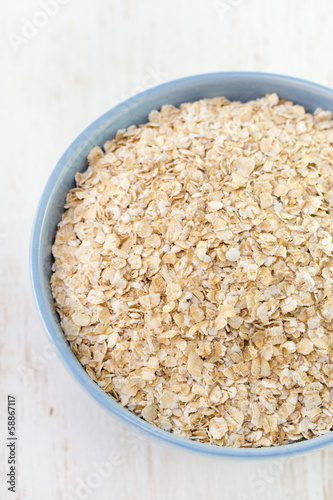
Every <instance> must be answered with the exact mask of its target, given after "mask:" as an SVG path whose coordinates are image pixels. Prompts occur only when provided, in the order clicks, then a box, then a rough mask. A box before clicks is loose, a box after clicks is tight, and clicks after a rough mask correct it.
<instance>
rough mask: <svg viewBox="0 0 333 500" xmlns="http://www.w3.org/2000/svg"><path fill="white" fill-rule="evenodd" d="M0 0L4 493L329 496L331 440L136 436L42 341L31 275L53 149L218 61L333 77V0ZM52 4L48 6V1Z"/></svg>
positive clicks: (124, 497)
mask: <svg viewBox="0 0 333 500" xmlns="http://www.w3.org/2000/svg"><path fill="white" fill-rule="evenodd" d="M42 4H43V0H41V1H40V0H29V1H27V0H25V1H24V0H16V2H2V6H1V15H0V24H1V43H0V51H1V79H0V82H1V83H0V85H1V92H0V110H1V167H0V186H1V197H0V209H1V210H0V264H1V281H0V304H1V306H0V313H1V317H0V328H1V348H0V357H1V359H0V388H1V389H0V395H1V397H0V402H1V407H0V408H1V410H0V473H1V481H0V483H1V484H0V488H1V491H0V498H1V499H3V498H4V499H7V498H8V499H11V498H13V499H14V498H15V499H20V500H22V499H23V500H25V499H28V500H44V499H47V500H59V499H60V500H62V499H64V500H74V499H97V498H98V499H99V500H106V499H108V500H109V499H121V500H132V499H141V498H144V499H145V500H155V499H157V500H159V499H166V500H168V499H173V500H180V499H181V500H187V499H193V498H198V499H206V498H209V499H210V500H229V499H230V500H252V499H256V500H261V499H264V498H270V499H271V500H277V499H301V500H331V499H332V498H333V483H332V467H333V449H327V450H325V451H322V452H319V453H316V454H313V455H309V456H306V457H304V458H299V459H295V460H293V461H292V462H290V463H289V462H282V463H280V464H276V463H274V462H270V463H236V462H228V461H213V460H207V459H199V458H198V457H196V456H186V455H183V454H182V453H180V452H178V451H177V450H170V449H164V448H162V447H159V446H157V445H155V444H151V443H150V442H149V441H148V440H147V439H146V438H144V439H139V438H137V437H135V436H134V435H132V434H131V432H129V431H128V429H126V428H125V427H123V426H122V425H121V424H119V423H118V422H115V421H114V420H112V419H111V418H110V417H109V416H108V415H107V414H105V413H104V412H103V410H102V409H101V408H99V407H98V406H97V404H96V403H94V402H93V401H92V400H91V399H90V398H89V397H88V395H87V394H85V393H84V391H83V390H82V389H81V388H79V387H78V386H77V384H76V383H75V382H74V381H73V380H72V378H71V377H70V375H69V374H68V373H67V371H66V370H65V369H64V368H63V366H62V365H61V363H60V361H59V360H58V359H57V358H56V357H55V355H54V353H53V351H52V347H51V346H50V345H49V344H48V340H47V338H46V335H45V333H44V332H43V329H42V326H41V324H40V321H39V318H38V316H37V313H36V310H35V307H34V304H33V299H32V293H31V288H30V280H29V269H28V252H29V239H30V232H31V225H32V221H33V217H34V213H35V210H36V207H37V203H38V199H39V197H40V194H41V191H42V189H43V187H44V184H45V182H46V180H47V178H48V176H49V174H50V172H51V170H52V168H53V167H54V164H55V162H56V160H57V159H58V158H59V156H60V155H61V154H62V152H63V151H64V150H65V149H66V147H67V146H68V145H69V143H70V142H71V141H72V140H73V139H74V138H75V137H76V136H77V135H78V133H79V132H81V131H82V130H83V129H84V128H85V127H86V126H87V125H88V124H89V123H90V122H92V121H93V120H94V119H95V118H97V117H98V116H99V115H101V114H102V113H103V112H104V111H106V110H108V109H109V108H110V107H112V106H113V105H114V104H115V103H116V102H118V101H121V100H123V99H124V98H126V97H128V96H129V95H131V94H135V93H137V92H139V91H140V90H143V89H144V88H147V87H149V86H152V85H155V84H158V83H160V82H162V81H165V80H171V79H174V78H178V77H182V76H186V75H191V74H196V73H204V72H211V71H226V70H256V71H267V72H275V73H284V74H289V75H294V76H298V77H301V78H306V79H311V80H315V81H317V82H319V83H322V84H325V85H328V86H333V63H332V44H333V30H332V26H331V19H332V15H333V2H332V1H330V0H316V1H315V0H308V1H307V2H304V1H303V0H293V1H292V2H291V1H290V0H280V1H277V0H243V1H242V0H217V1H214V0H206V1H205V0H182V1H181V0H165V1H163V0H140V1H138V0H110V1H107V0H96V1H94V2H92V1H89V0H80V1H79V0H50V1H49V2H47V0H45V1H44V7H43V8H42V7H41V5H42ZM46 4H48V7H47V6H46V7H45V5H46ZM8 393H13V394H15V395H16V398H17V433H18V437H19V439H18V448H17V454H18V483H17V487H18V492H17V493H16V494H13V493H11V492H8V491H7V489H6V485H5V474H6V472H7V467H8V466H7V463H6V460H7V450H6V448H5V442H4V438H5V436H6V405H7V394H8Z"/></svg>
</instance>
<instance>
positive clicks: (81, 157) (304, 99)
mask: <svg viewBox="0 0 333 500" xmlns="http://www.w3.org/2000/svg"><path fill="white" fill-rule="evenodd" d="M270 92H276V93H278V94H279V96H280V97H281V98H284V99H288V100H292V101H294V102H295V103H297V104H301V105H303V106H304V107H305V109H306V110H307V111H310V112H313V111H315V109H316V108H318V107H321V108H323V109H327V110H331V111H333V90H331V89H329V88H326V87H322V86H320V85H317V84H315V83H310V82H307V81H304V80H299V79H296V78H289V77H286V76H280V75H271V74H265V73H246V72H235V73H234V72H233V73H212V74H206V75H198V76H192V77H188V78H183V79H180V80H175V81H172V82H169V83H165V84H163V85H159V86H157V87H154V88H152V89H149V90H147V91H145V92H142V93H141V94H139V95H137V96H135V97H132V98H131V99H128V100H127V101H125V102H124V103H122V104H119V105H118V106H116V107H115V108H113V109H111V110H110V111H108V112H107V113H105V114H104V115H103V116H101V118H99V119H98V120H96V121H95V122H94V123H93V124H92V125H90V126H89V127H88V128H87V129H86V130H85V131H84V132H82V134H80V135H79V137H78V138H77V139H76V140H75V141H74V142H73V143H72V144H71V145H70V146H69V148H68V149H67V151H66V152H65V153H64V155H63V156H62V157H61V158H60V160H59V162H58V163H57V165H56V167H55V169H54V170H53V172H52V174H51V176H50V178H49V180H48V183H47V184H46V187H45V189H44V192H43V194H42V197H41V200H40V203H39V207H38V210H37V215H36V219H35V224H34V228H33V234H32V242H31V273H32V283H33V290H34V295H35V300H36V303H37V307H38V310H39V313H40V316H41V318H42V321H43V324H44V327H45V329H46V331H47V333H48V335H49V337H50V338H51V340H52V343H53V344H54V345H55V347H56V350H57V352H58V355H59V357H60V358H61V360H62V361H63V362H64V364H65V365H66V367H67V368H68V370H69V371H70V372H71V373H72V375H73V376H74V377H75V379H76V380H77V381H78V382H79V383H80V384H81V385H82V387H84V388H85V390H86V391H87V392H88V393H89V394H90V395H91V396H92V397H93V398H94V399H95V400H96V401H98V403H99V404H100V405H102V407H104V408H105V409H106V410H107V411H108V412H109V413H110V414H111V415H113V416H115V417H118V419H120V420H121V421H122V422H124V423H127V424H129V425H131V426H132V427H133V428H136V429H138V430H141V431H144V432H145V433H146V434H148V435H150V436H151V437H153V438H156V439H157V440H158V441H159V442H160V443H163V442H164V443H165V444H169V445H171V446H174V447H178V448H180V449H185V450H188V451H192V452H196V453H197V454H201V455H209V456H213V457H224V458H237V459H246V458H251V459H259V458H266V459H267V458H274V457H275V458H276V457H287V456H289V457H290V456H293V455H297V454H303V453H305V452H308V451H314V450H318V449H320V448H323V447H324V446H327V445H329V444H332V443H333V432H329V433H327V434H325V435H323V436H320V437H315V438H313V439H311V440H307V441H301V442H297V443H294V444H289V445H284V446H277V447H272V448H249V449H247V448H227V447H219V446H213V445H209V444H202V443H198V442H195V441H191V440H189V439H185V438H181V437H179V436H175V435H173V434H171V433H169V432H166V431H163V430H161V429H158V428H156V427H155V426H153V425H152V424H149V423H148V422H146V421H144V420H142V419H140V418H139V417H137V416H136V415H134V414H133V413H131V412H130V411H128V410H127V409H125V408H123V407H122V406H121V405H120V404H118V403H117V402H116V401H115V400H114V399H112V397H110V396H109V395H107V394H106V393H104V392H103V391H102V390H101V389H100V388H99V387H98V386H97V384H96V383H95V382H93V380H92V379H91V378H90V377H89V375H88V374H87V373H86V372H85V370H84V369H83V368H82V366H81V365H80V363H79V361H78V360H77V359H76V358H75V356H74V354H73V353H72V351H71V349H70V347H69V345H68V343H67V342H66V339H65V337H64V334H63V332H62V330H61V327H60V323H59V317H58V315H57V313H56V310H55V307H54V303H53V299H52V295H51V289H50V284H49V281H50V275H51V265H52V255H51V246H52V243H53V239H54V236H55V231H56V227H57V224H58V222H59V221H60V219H61V215H62V212H63V206H64V203H65V198H66V194H67V193H68V191H69V190H70V189H71V188H72V187H74V175H75V173H76V172H82V171H84V170H85V169H86V168H87V160H86V157H87V154H88V153H89V151H90V149H91V148H92V147H93V146H95V145H100V146H101V145H103V144H104V142H105V141H106V140H108V139H110V138H112V137H113V136H114V135H115V133H116V131H117V130H119V129H122V128H125V127H128V126H129V125H132V124H139V123H144V122H146V121H147V118H148V114H149V112H150V111H151V110H152V109H159V108H160V107H161V106H162V105H163V104H173V105H175V106H178V105H179V104H181V103H183V102H186V101H195V100H198V99H201V98H204V97H216V96H221V95H222V96H226V97H227V98H229V99H231V100H240V101H244V102H245V101H248V100H251V99H256V98H258V97H262V96H264V95H265V94H267V93H270Z"/></svg>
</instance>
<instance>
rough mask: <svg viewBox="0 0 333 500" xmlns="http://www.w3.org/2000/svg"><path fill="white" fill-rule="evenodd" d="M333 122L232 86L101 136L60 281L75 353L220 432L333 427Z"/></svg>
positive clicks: (75, 198) (258, 436)
mask: <svg viewBox="0 0 333 500" xmlns="http://www.w3.org/2000/svg"><path fill="white" fill-rule="evenodd" d="M331 119H332V116H331V113H330V112H328V111H323V110H320V109H319V110H317V111H316V112H315V113H314V114H309V113H306V112H305V110H304V108H303V107H302V106H298V105H294V104H293V103H292V102H286V101H283V100H279V98H278V96H277V95H276V94H271V95H267V96H266V97H264V98H261V99H258V100H256V101H251V102H247V103H245V104H243V103H240V102H229V101H228V100H227V99H225V98H223V97H218V98H215V99H204V100H201V101H198V102H193V103H186V104H182V105H181V106H180V108H175V107H173V106H163V107H162V109H161V111H160V112H158V111H152V112H151V113H150V116H149V123H146V124H144V125H140V126H139V127H136V126H132V127H129V128H128V129H127V130H121V131H119V132H118V133H117V135H116V137H115V139H114V140H112V141H109V142H107V143H106V144H105V146H104V151H103V150H102V149H100V148H99V147H95V148H94V149H93V150H92V151H91V153H90V154H89V157H88V160H89V168H88V169H87V170H86V172H84V173H78V174H77V175H76V182H77V187H76V188H74V189H72V190H71V191H70V193H69V194H68V196H67V203H66V205H65V213H64V215H63V218H62V221H61V222H60V224H59V228H58V231H57V234H56V238H55V243H54V246H53V255H54V258H55V263H54V266H53V276H52V279H51V283H52V290H53V295H54V298H55V301H56V306H57V310H58V312H59V314H60V317H61V324H62V327H63V330H64V332H65V334H66V337H67V339H68V341H69V343H70V345H71V348H72V350H73V351H74V353H75V354H76V356H77V357H78V359H79V360H80V362H81V363H82V365H83V366H84V367H85V369H86V370H87V372H88V374H89V375H90V376H91V377H92V378H93V379H94V380H95V381H96V382H97V384H98V385H99V386H100V387H101V388H102V389H103V390H104V391H106V392H107V393H109V394H110V395H111V396H113V397H114V398H115V399H116V400H117V401H119V402H120V403H121V404H122V405H123V406H126V407H127V408H128V409H129V410H131V411H133V412H135V413H136V414H137V415H139V416H141V417H143V418H144V419H146V420H147V421H149V422H152V423H153V424H154V425H156V426H158V427H160V428H162V429H165V430H167V431H171V432H173V433H175V434H178V435H181V436H185V437H187V438H190V439H195V440H197V441H201V442H206V443H212V444H217V445H221V446H235V447H259V446H271V445H282V444H286V443H290V442H292V441H297V440H300V439H304V438H305V439H308V438H312V437H314V436H317V435H319V434H323V433H325V432H328V431H329V430H330V429H331V428H332V427H333V362H332V359H331V353H332V345H333V324H332V319H333V261H332V254H333V242H332V235H333V224H332V221H333V219H332V210H333V145H332V144H333V123H332V121H331Z"/></svg>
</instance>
